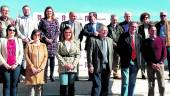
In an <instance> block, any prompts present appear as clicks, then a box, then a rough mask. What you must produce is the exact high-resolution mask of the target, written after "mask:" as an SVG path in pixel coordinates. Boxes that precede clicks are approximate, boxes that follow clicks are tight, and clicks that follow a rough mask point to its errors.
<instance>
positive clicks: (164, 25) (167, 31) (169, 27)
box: [155, 12, 170, 78]
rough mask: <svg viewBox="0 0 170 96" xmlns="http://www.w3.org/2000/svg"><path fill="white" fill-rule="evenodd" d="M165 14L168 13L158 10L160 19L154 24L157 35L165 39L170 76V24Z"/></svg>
mask: <svg viewBox="0 0 170 96" xmlns="http://www.w3.org/2000/svg"><path fill="white" fill-rule="evenodd" d="M167 16H168V14H167V13H166V12H160V19H161V20H160V22H158V23H157V24H156V25H155V26H156V29H157V36H161V37H163V38H165V40H166V49H167V61H168V69H169V78H170V24H169V23H168V19H167Z"/></svg>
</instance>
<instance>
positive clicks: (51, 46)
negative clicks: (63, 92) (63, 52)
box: [38, 6, 60, 81]
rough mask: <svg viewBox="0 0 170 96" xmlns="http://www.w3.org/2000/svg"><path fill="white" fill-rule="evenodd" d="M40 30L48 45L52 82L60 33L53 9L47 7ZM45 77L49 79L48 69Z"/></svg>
mask: <svg viewBox="0 0 170 96" xmlns="http://www.w3.org/2000/svg"><path fill="white" fill-rule="evenodd" d="M38 28H39V30H41V31H42V34H43V37H42V41H43V42H44V43H45V44H46V45H47V49H48V59H49V61H50V80H51V81H54V77H53V73H54V67H55V56H56V50H57V42H58V37H59V33H60V32H59V24H58V21H57V20H56V19H55V17H54V11H53V9H52V7H50V6H48V7H46V9H45V11H44V18H43V19H41V21H40V23H39V26H38ZM47 66H48V63H47ZM45 75H46V76H45V78H46V79H47V67H46V73H45Z"/></svg>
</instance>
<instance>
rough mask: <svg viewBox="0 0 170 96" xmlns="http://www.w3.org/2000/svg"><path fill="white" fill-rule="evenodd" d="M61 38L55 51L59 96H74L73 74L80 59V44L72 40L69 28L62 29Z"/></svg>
mask: <svg viewBox="0 0 170 96" xmlns="http://www.w3.org/2000/svg"><path fill="white" fill-rule="evenodd" d="M62 38H63V40H61V42H59V43H58V49H57V58H58V71H59V79H60V96H67V95H68V96H74V81H75V73H76V72H77V64H78V63H79V58H80V44H79V43H80V42H79V41H76V40H74V39H73V32H72V30H71V28H69V27H65V28H64V35H63V36H62ZM67 89H68V90H67Z"/></svg>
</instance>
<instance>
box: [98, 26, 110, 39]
mask: <svg viewBox="0 0 170 96" xmlns="http://www.w3.org/2000/svg"><path fill="white" fill-rule="evenodd" d="M107 34H108V29H107V27H106V26H101V28H100V30H99V36H100V37H101V38H105V37H107Z"/></svg>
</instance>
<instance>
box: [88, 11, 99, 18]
mask: <svg viewBox="0 0 170 96" xmlns="http://www.w3.org/2000/svg"><path fill="white" fill-rule="evenodd" d="M89 14H92V15H93V16H94V17H95V18H96V19H97V13H96V12H89Z"/></svg>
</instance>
